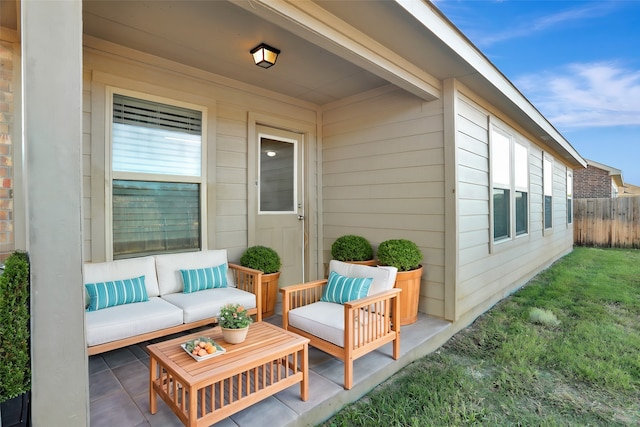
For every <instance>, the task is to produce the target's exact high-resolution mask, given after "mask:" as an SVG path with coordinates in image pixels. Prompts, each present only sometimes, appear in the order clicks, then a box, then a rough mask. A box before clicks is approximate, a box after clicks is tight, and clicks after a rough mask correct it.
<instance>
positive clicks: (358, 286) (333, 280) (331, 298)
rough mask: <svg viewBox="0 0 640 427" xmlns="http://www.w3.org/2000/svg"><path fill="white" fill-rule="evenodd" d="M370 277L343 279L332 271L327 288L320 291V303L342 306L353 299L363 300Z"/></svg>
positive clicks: (368, 286) (367, 291) (369, 284)
mask: <svg viewBox="0 0 640 427" xmlns="http://www.w3.org/2000/svg"><path fill="white" fill-rule="evenodd" d="M372 281H373V279H372V278H371V277H367V278H363V277H345V276H341V275H340V274H338V273H336V272H335V271H332V272H330V273H329V280H328V281H327V286H325V287H324V289H323V291H322V298H320V301H326V302H337V303H338V304H344V303H345V302H349V301H352V300H354V299H360V298H364V297H366V296H367V295H368V294H369V288H370V287H371V282H372Z"/></svg>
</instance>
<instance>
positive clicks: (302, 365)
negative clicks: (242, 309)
mask: <svg viewBox="0 0 640 427" xmlns="http://www.w3.org/2000/svg"><path fill="white" fill-rule="evenodd" d="M200 336H205V337H209V338H211V339H213V340H215V342H216V343H218V344H220V345H221V346H222V347H224V348H225V350H226V352H225V353H223V354H221V355H220V356H215V357H212V358H210V359H207V360H203V361H196V360H195V359H193V358H192V357H191V356H190V355H189V354H187V353H186V352H185V351H184V350H183V349H182V347H180V345H181V344H183V343H184V342H186V341H189V340H191V339H195V338H198V337H200ZM308 343H309V340H308V339H307V338H304V337H301V336H298V335H296V334H293V333H291V332H287V331H285V330H284V329H282V328H279V327H277V326H274V325H271V324H269V323H265V322H256V323H253V324H252V325H251V326H250V327H249V333H248V334H247V339H246V340H245V341H244V342H243V343H241V344H227V343H226V342H225V341H224V340H223V338H222V332H221V331H220V328H219V327H216V328H212V329H209V330H206V331H202V332H199V333H195V334H192V335H187V336H184V337H180V338H176V339H173V340H170V341H166V342H162V343H158V344H153V345H150V346H148V347H147V349H148V350H149V355H150V365H149V371H150V383H149V384H150V385H149V406H150V412H151V413H152V414H155V413H156V412H157V402H156V399H157V396H160V397H161V398H162V400H164V402H165V403H166V404H167V405H168V406H169V407H170V408H171V409H172V411H173V412H174V413H175V414H176V415H177V416H178V418H179V419H180V420H181V421H182V422H183V424H184V425H186V426H189V427H195V426H208V425H211V424H213V423H216V422H218V421H220V420H222V419H224V418H226V417H228V416H230V415H232V414H234V413H236V412H238V411H240V410H242V409H244V408H247V407H248V406H251V405H253V404H254V403H256V402H258V401H260V400H262V399H264V398H266V397H268V396H271V395H273V394H275V393H277V392H279V391H282V390H284V389H286V388H288V387H290V386H292V385H294V384H297V383H300V397H301V399H302V400H305V401H306V400H307V398H308V392H309V391H308V390H309V384H308V377H309V368H308ZM191 396H195V397H196V398H195V399H191Z"/></svg>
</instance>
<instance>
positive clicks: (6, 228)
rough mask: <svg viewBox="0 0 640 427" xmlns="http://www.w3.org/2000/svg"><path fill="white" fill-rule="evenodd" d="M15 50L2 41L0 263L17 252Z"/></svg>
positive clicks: (0, 44) (0, 72) (0, 55)
mask: <svg viewBox="0 0 640 427" xmlns="http://www.w3.org/2000/svg"><path fill="white" fill-rule="evenodd" d="M13 49H14V45H13V44H12V43H8V42H4V41H0V261H1V260H4V259H5V258H6V257H7V256H8V255H9V254H10V253H11V252H13V250H14V249H15V242H14V235H13V145H12V138H11V135H12V133H13V130H14V126H13V117H14V115H13V111H14V110H13V96H14V87H13Z"/></svg>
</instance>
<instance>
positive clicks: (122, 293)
mask: <svg viewBox="0 0 640 427" xmlns="http://www.w3.org/2000/svg"><path fill="white" fill-rule="evenodd" d="M84 287H85V289H86V290H87V294H88V295H89V305H88V306H87V311H96V310H100V309H103V308H107V307H113V306H115V305H122V304H130V303H134V302H143V301H148V300H149V297H148V296H147V288H146V286H145V285H144V276H140V277H134V278H132V279H124V280H112V281H109V282H97V283H86V284H85V285H84Z"/></svg>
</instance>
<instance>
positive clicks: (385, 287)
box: [280, 260, 400, 389]
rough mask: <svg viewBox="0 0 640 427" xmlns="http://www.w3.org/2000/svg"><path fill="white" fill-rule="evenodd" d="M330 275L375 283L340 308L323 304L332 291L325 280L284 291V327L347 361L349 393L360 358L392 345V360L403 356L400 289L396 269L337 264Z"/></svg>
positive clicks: (346, 379)
mask: <svg viewBox="0 0 640 427" xmlns="http://www.w3.org/2000/svg"><path fill="white" fill-rule="evenodd" d="M329 272H330V273H329V274H330V275H331V272H335V273H337V274H338V275H340V276H343V277H345V278H372V279H373V280H372V282H371V284H370V287H369V291H368V294H367V295H366V296H364V297H361V298H359V299H355V300H351V301H348V302H345V303H343V304H341V303H337V302H329V301H323V300H322V299H323V298H322V297H323V291H325V290H326V289H327V287H328V286H329V285H328V281H327V280H326V279H325V280H316V281H313V282H307V283H301V284H299V285H293V286H287V287H285V288H282V289H280V292H281V293H282V324H283V328H284V329H286V330H289V331H292V332H295V333H297V334H299V335H302V336H304V337H306V338H309V339H310V340H311V342H310V344H311V345H312V346H314V347H316V348H317V349H319V350H322V351H324V352H326V353H329V354H331V355H332V356H334V357H336V358H338V359H340V360H342V361H343V362H344V388H345V389H350V388H351V387H352V386H353V361H354V360H355V359H357V358H359V357H361V356H364V355H365V354H367V353H369V352H370V351H372V350H374V349H376V348H378V347H380V346H382V345H384V344H386V343H388V342H393V358H394V359H398V357H399V356H400V317H399V312H400V299H399V294H400V289H395V288H394V284H395V278H396V273H397V269H395V268H394V267H369V266H364V265H356V264H348V263H344V262H340V261H336V260H332V261H331V262H330V264H329ZM340 276H337V277H340ZM334 278H335V277H334ZM330 280H331V276H330ZM331 286H332V285H331ZM325 299H326V297H325ZM345 325H346V327H345Z"/></svg>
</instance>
